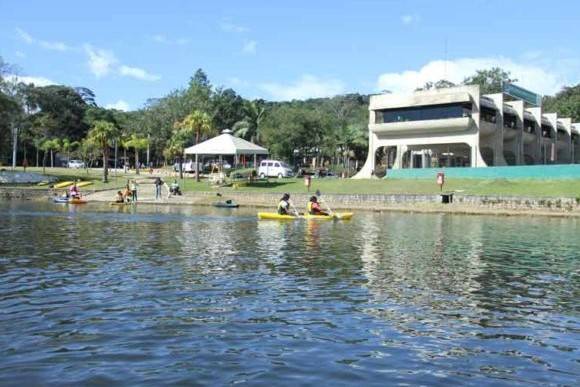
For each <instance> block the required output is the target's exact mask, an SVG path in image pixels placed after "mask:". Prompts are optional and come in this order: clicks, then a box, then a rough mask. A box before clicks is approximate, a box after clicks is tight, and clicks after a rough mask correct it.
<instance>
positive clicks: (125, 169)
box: [123, 148, 127, 173]
mask: <svg viewBox="0 0 580 387" xmlns="http://www.w3.org/2000/svg"><path fill="white" fill-rule="evenodd" d="M123 171H124V172H125V173H127V148H123Z"/></svg>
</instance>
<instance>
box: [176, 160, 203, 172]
mask: <svg viewBox="0 0 580 387" xmlns="http://www.w3.org/2000/svg"><path fill="white" fill-rule="evenodd" d="M197 164H198V167H199V168H200V169H199V171H200V172H201V171H202V169H203V167H202V165H201V163H197ZM181 167H182V168H183V172H185V173H195V161H192V160H185V161H184V162H183V163H181ZM173 170H174V171H175V172H179V163H175V164H173Z"/></svg>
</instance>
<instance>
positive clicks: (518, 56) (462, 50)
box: [0, 0, 580, 109]
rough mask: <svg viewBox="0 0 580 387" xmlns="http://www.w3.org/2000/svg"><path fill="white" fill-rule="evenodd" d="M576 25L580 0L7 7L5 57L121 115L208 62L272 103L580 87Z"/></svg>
mask: <svg viewBox="0 0 580 387" xmlns="http://www.w3.org/2000/svg"><path fill="white" fill-rule="evenodd" d="M579 25H580V2H579V1H574V0H569V1H552V2H545V1H535V0H530V1H524V0H502V1H492V0H490V1H483V0H469V1H465V0H463V1H445V0H440V1H435V0H433V1H428V0H424V1H369V0H361V1H338V0H337V1H298V0H294V1H290V2H277V1H272V2H266V1H252V0H246V1H243V2H241V1H219V0H214V1H211V2H209V1H206V2H202V1H174V0H165V1H162V2H160V1H120V0H117V1H109V0H101V1H98V2H80V1H36V0H29V1H21V2H17V1H3V2H1V3H0V26H1V29H2V33H1V34H0V56H2V57H3V58H4V60H5V61H6V62H9V63H11V64H14V65H17V68H18V71H17V75H18V76H19V77H21V78H23V79H25V80H33V81H35V82H36V83H37V84H47V83H60V84H66V85H71V86H84V87H89V88H91V89H92V90H93V91H94V92H95V93H96V95H97V101H98V103H99V104H101V105H103V106H116V107H119V108H123V109H137V108H139V107H142V106H143V104H144V102H145V101H146V100H147V99H148V98H155V97H161V96H163V95H165V94H167V93H168V92H169V91H171V90H173V89H176V88H179V87H184V86H185V85H186V84H187V81H188V80H189V78H190V77H191V75H192V74H193V73H194V72H195V70H196V69H197V68H200V67H201V68H203V69H204V70H205V71H206V73H207V74H208V76H209V78H210V80H211V82H212V83H213V84H215V85H223V86H225V87H232V88H234V89H235V90H236V91H237V92H239V93H240V94H241V95H243V96H244V97H247V98H258V97H259V98H264V99H268V100H284V99H292V98H308V97H318V96H330V95H335V94H341V93H346V92H360V93H373V92H377V91H380V90H385V89H387V90H391V91H392V92H407V91H410V90H412V89H414V88H416V87H418V86H421V85H423V84H424V83H425V82H426V81H428V80H433V81H436V80H438V79H441V78H447V79H449V80H451V81H456V82H458V81H461V79H463V77H464V76H466V75H469V74H471V73H473V72H474V71H475V69H478V68H488V67H490V66H494V65H499V66H502V67H504V68H507V69H509V70H511V71H512V73H513V75H515V77H517V78H518V79H519V81H520V82H519V83H520V84H521V85H522V86H524V87H527V88H529V89H531V90H534V91H537V92H539V93H542V94H552V93H554V92H555V91H557V90H559V88H560V87H561V86H562V85H570V84H576V83H578V82H580V40H579V39H578V26H579Z"/></svg>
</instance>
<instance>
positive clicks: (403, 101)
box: [355, 85, 580, 178]
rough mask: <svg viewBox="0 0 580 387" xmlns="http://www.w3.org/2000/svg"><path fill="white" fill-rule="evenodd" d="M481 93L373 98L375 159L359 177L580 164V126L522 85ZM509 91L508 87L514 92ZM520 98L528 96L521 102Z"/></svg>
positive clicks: (470, 89)
mask: <svg viewBox="0 0 580 387" xmlns="http://www.w3.org/2000/svg"><path fill="white" fill-rule="evenodd" d="M509 86H510V87H512V89H509V90H510V93H511V94H507V91H506V92H505V93H498V94H489V95H481V93H480V89H479V86H477V85H476V86H459V87H452V88H444V89H434V90H427V91H417V92H414V93H412V94H410V95H393V94H381V95H374V96H371V98H370V104H369V154H368V158H367V161H366V163H365V165H364V166H363V168H362V169H361V170H360V171H359V173H358V174H357V175H356V176H355V178H368V177H371V176H372V175H373V174H374V173H375V172H376V171H377V167H378V166H379V164H383V165H384V164H386V165H387V166H388V168H394V169H399V168H426V167H434V168H438V167H487V166H509V165H536V164H569V163H579V162H580V123H574V124H573V123H572V121H571V119H570V118H564V117H558V115H557V114H556V113H550V112H544V111H543V110H542V107H541V98H540V97H539V96H537V95H536V94H534V93H531V92H529V91H527V90H525V89H521V88H519V87H517V86H515V85H509ZM506 90H508V89H507V88H506ZM518 93H520V94H521V95H522V98H518V97H513V95H516V94H518Z"/></svg>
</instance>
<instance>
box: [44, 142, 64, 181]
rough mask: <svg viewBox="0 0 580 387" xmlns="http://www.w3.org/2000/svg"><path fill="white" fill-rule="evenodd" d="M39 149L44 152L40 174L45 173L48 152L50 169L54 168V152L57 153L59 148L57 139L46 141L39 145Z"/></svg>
mask: <svg viewBox="0 0 580 387" xmlns="http://www.w3.org/2000/svg"><path fill="white" fill-rule="evenodd" d="M40 147H41V149H42V150H43V151H44V159H43V162H42V173H45V172H46V157H47V154H48V153H49V152H50V167H51V168H54V152H55V151H58V150H59V149H60V147H61V144H60V140H59V139H58V138H52V139H46V140H44V141H43V142H42V143H41V145H40Z"/></svg>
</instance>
